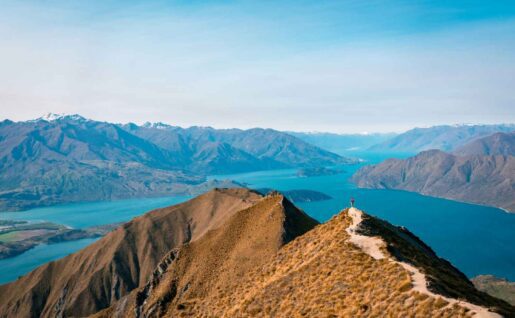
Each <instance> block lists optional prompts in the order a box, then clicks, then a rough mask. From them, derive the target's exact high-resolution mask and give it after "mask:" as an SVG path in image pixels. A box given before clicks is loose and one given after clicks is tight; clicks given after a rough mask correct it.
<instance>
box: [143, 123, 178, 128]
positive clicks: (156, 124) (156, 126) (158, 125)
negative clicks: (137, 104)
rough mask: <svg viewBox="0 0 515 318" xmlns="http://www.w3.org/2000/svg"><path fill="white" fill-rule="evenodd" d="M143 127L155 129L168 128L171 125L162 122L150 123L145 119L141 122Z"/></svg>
mask: <svg viewBox="0 0 515 318" xmlns="http://www.w3.org/2000/svg"><path fill="white" fill-rule="evenodd" d="M143 127H145V128H155V129H168V128H170V127H171V126H170V125H167V124H165V123H162V122H157V123H151V122H148V121H147V122H146V123H144V124H143Z"/></svg>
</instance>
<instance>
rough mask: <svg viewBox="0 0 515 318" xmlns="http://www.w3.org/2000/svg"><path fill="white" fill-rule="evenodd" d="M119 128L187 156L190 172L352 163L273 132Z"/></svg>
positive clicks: (154, 125) (132, 125)
mask: <svg viewBox="0 0 515 318" xmlns="http://www.w3.org/2000/svg"><path fill="white" fill-rule="evenodd" d="M122 127H123V128H124V129H126V130H127V131H129V132H130V133H132V134H135V135H137V136H139V137H141V138H143V139H146V140H149V141H151V142H153V143H155V144H157V145H159V146H160V147H162V148H164V149H167V150H171V151H176V152H182V153H185V154H189V156H191V158H193V159H194V160H193V162H192V163H191V165H190V170H192V171H203V172H206V173H213V172H217V173H223V172H241V171H250V170H260V169H277V168H288V167H318V166H325V165H334V164H338V163H352V162H353V161H352V160H350V159H346V158H342V157H340V156H338V155H336V154H334V153H331V152H328V151H326V150H323V149H321V148H318V147H316V146H313V145H311V144H309V143H307V142H304V141H302V140H301V139H299V138H296V137H293V136H291V135H289V134H286V133H283V132H279V131H276V130H273V129H261V128H254V129H248V130H241V129H214V128H211V127H190V128H180V127H174V126H168V125H164V124H158V125H156V124H146V125H144V126H137V125H134V124H128V125H123V126H122Z"/></svg>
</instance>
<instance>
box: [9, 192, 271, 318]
mask: <svg viewBox="0 0 515 318" xmlns="http://www.w3.org/2000/svg"><path fill="white" fill-rule="evenodd" d="M259 200H261V195H259V194H257V193H255V192H251V191H249V190H246V189H228V190H213V191H211V192H208V193H206V194H204V195H201V196H199V197H197V198H195V199H193V200H190V201H188V202H185V203H183V204H179V205H175V206H171V207H168V208H163V209H158V210H154V211H152V212H149V213H147V214H145V215H143V216H141V217H138V218H135V219H134V220H132V221H131V222H128V223H126V224H124V225H123V226H121V227H119V228H118V229H116V230H115V231H113V232H111V233H110V234H108V235H107V236H105V237H104V238H102V239H100V240H99V241H97V242H95V243H93V244H92V245H90V246H88V247H87V248H85V249H83V250H81V251H80V252H78V253H75V254H72V255H69V256H67V257H65V258H63V259H60V260H58V261H54V262H50V263H48V264H46V265H43V266H41V267H39V268H37V269H36V270H34V271H32V272H31V273H29V274H27V275H26V276H23V277H22V278H20V279H18V280H16V281H15V282H12V283H10V284H7V285H2V286H0V295H2V297H1V298H0V317H40V316H41V317H70V316H86V315H89V314H92V313H95V312H97V311H99V310H100V309H102V308H106V307H108V306H109V305H111V304H112V303H113V302H115V301H116V300H118V299H120V298H121V297H123V296H125V295H127V294H128V293H129V292H130V291H132V290H134V289H135V288H138V287H140V286H144V285H145V284H146V282H147V281H148V279H149V278H150V277H151V274H152V272H153V271H154V270H155V268H156V266H157V265H158V264H159V261H160V260H161V259H162V258H163V257H165V255H167V253H169V252H170V251H171V250H173V249H174V248H177V247H179V246H182V245H184V244H185V243H188V242H194V241H196V240H197V239H199V238H200V237H203V236H204V235H205V234H206V233H207V232H208V231H209V230H210V229H213V228H216V227H218V226H220V224H222V223H224V222H225V220H228V219H230V218H231V216H232V215H234V214H235V213H236V212H237V211H241V210H243V209H246V208H248V207H250V206H252V205H254V204H255V203H256V202H258V201H259Z"/></svg>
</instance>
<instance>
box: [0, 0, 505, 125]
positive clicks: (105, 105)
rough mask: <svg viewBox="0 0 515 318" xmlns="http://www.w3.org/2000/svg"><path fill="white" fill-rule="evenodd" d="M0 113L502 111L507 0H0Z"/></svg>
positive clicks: (337, 120)
mask: <svg viewBox="0 0 515 318" xmlns="http://www.w3.org/2000/svg"><path fill="white" fill-rule="evenodd" d="M0 7H1V8H2V10H1V11H0V47H1V48H2V49H0V70H1V71H0V105H1V106H0V118H10V119H14V120H24V119H31V118H35V117H38V116H40V115H42V114H43V113H46V112H65V113H80V114H82V115H84V116H86V117H90V118H94V119H99V120H108V121H115V122H128V121H133V122H137V123H141V122H144V121H163V122H167V123H171V124H176V125H182V126H189V125H204V126H207V125H209V126H214V127H241V128H249V127H256V126H260V127H272V128H277V129H283V130H302V131H313V130H317V131H333V132H364V131H368V132H372V131H402V130H406V129H409V128H411V127H414V126H429V125H435V124H444V123H499V122H515V111H514V109H515V106H514V102H515V96H514V94H513V91H514V88H515V2H513V1H2V0H0Z"/></svg>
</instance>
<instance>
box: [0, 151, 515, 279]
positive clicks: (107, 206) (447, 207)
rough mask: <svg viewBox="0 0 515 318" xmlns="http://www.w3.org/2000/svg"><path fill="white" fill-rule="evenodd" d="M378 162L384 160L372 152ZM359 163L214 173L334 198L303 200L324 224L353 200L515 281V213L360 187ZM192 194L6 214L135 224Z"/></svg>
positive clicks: (42, 251) (27, 262)
mask: <svg viewBox="0 0 515 318" xmlns="http://www.w3.org/2000/svg"><path fill="white" fill-rule="evenodd" d="M369 159H370V161H371V162H377V161H380V160H382V159H383V157H381V156H380V155H371V156H369ZM359 166H360V165H356V166H351V167H340V168H341V169H344V170H346V172H345V173H342V174H338V175H332V176H317V177H309V178H299V177H297V176H296V172H297V171H296V170H293V169H291V170H289V169H288V170H273V171H259V172H252V173H243V174H235V175H223V176H212V177H211V178H217V179H233V180H236V181H239V182H244V183H246V184H248V186H249V187H251V188H274V189H277V190H293V189H311V190H316V191H321V192H323V193H326V194H328V195H330V196H331V197H332V198H333V199H331V200H327V201H320V202H310V203H300V204H298V206H300V207H301V208H302V209H304V210H305V211H306V212H307V213H308V214H310V215H311V216H313V217H314V218H316V219H317V220H319V221H321V222H323V221H327V220H328V219H330V218H331V217H332V216H333V215H334V214H335V213H338V212H339V211H340V210H341V209H343V208H344V207H346V206H348V202H349V198H350V197H354V198H355V199H356V206H357V207H358V208H360V209H362V210H364V211H366V212H368V213H369V214H372V215H375V216H378V217H380V218H383V219H386V220H388V221H389V222H391V223H393V224H396V225H403V226H406V227H407V228H409V229H410V230H411V231H412V232H413V233H414V234H416V235H417V236H419V237H420V238H421V239H423V240H424V241H425V242H426V243H428V244H429V245H430V246H431V247H432V248H433V249H434V250H435V251H436V253H437V254H438V255H439V256H441V257H444V258H446V259H448V260H449V261H451V262H452V263H453V264H454V265H455V266H456V267H458V268H459V269H460V270H461V271H463V272H464V273H465V274H466V275H468V276H469V277H473V276H476V275H479V274H493V275H496V276H500V277H505V278H508V279H510V280H515V214H508V213H505V212H503V211H502V210H500V209H496V208H491V207H484V206H479V205H472V204H466V203H460V202H455V201H450V200H445V199H437V198H432V197H426V196H422V195H419V194H416V193H410V192H405V191H394V190H368V189H358V188H356V187H355V186H354V185H353V184H352V183H350V182H349V181H348V179H349V177H350V176H351V175H352V173H353V172H354V171H355V170H356V169H357V168H359ZM187 199H188V197H167V198H152V199H131V200H122V201H113V202H92V203H91V202H89V203H76V204H68V205H61V206H55V207H47V208H38V209H33V210H29V211H25V212H14V213H13V212H10V213H7V212H2V213H0V219H21V220H47V221H52V222H56V223H61V224H66V225H69V226H72V227H76V228H83V227H88V226H93V225H100V224H109V223H115V222H123V221H128V220H130V219H131V218H133V217H135V216H138V215H140V214H142V213H144V212H146V211H149V210H152V209H155V208H158V207H164V206H168V205H171V204H176V203H179V202H182V201H184V200H187ZM91 242H93V240H80V241H75V242H66V243H58V244H52V245H41V246H38V247H36V248H34V249H32V250H30V251H28V252H26V253H24V254H21V255H19V256H17V257H13V258H9V259H5V260H0V283H4V282H8V281H11V280H14V279H16V278H17V277H18V276H20V275H22V274H24V273H26V272H28V271H30V270H32V269H33V268H35V267H36V266H38V265H40V264H43V263H45V262H47V261H50V260H54V259H57V258H60V257H63V256H65V255H67V254H69V253H73V252H75V251H77V250H79V249H81V248H83V247H84V246H86V245H88V244H90V243H91Z"/></svg>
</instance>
